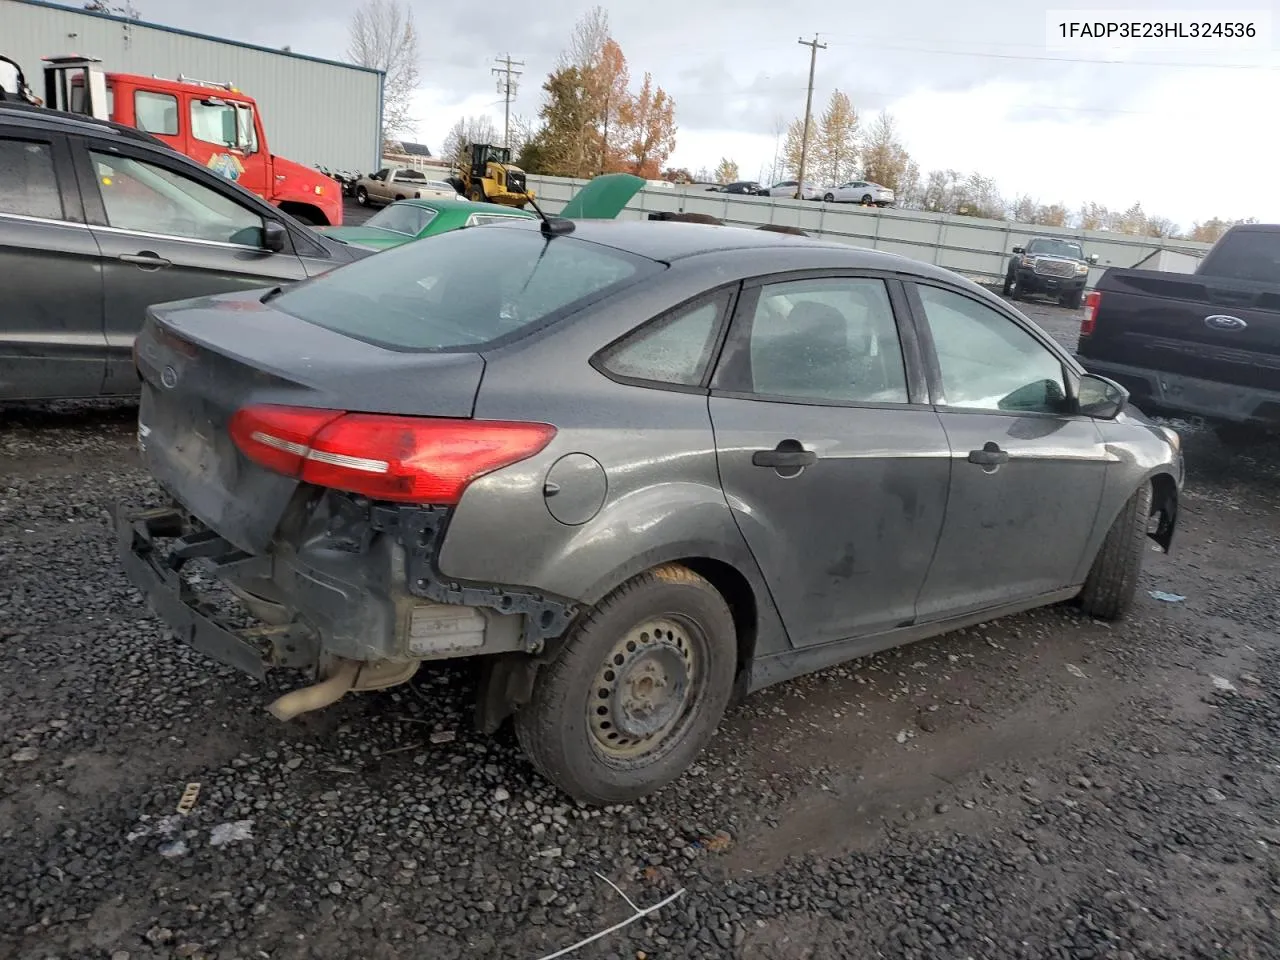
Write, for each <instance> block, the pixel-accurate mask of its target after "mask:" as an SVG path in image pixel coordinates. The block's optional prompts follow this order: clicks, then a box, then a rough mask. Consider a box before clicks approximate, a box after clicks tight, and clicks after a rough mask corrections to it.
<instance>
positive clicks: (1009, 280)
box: [1000, 272, 1013, 297]
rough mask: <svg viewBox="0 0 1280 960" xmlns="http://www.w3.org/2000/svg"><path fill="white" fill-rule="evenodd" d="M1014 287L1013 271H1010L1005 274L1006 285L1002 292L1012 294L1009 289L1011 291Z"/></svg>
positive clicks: (1006, 294) (1001, 289)
mask: <svg viewBox="0 0 1280 960" xmlns="http://www.w3.org/2000/svg"><path fill="white" fill-rule="evenodd" d="M1012 289H1013V273H1011V272H1010V273H1006V274H1005V275H1004V286H1003V287H1001V288H1000V292H1001V293H1002V294H1004V295H1005V296H1006V297H1007V296H1009V295H1010V293H1009V291H1011V290H1012Z"/></svg>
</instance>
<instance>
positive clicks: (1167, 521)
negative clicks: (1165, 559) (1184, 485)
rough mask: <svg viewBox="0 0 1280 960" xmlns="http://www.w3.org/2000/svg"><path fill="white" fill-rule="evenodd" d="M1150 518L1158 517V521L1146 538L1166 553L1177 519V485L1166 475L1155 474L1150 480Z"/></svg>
mask: <svg viewBox="0 0 1280 960" xmlns="http://www.w3.org/2000/svg"><path fill="white" fill-rule="evenodd" d="M1151 516H1152V517H1155V516H1158V517H1159V518H1160V520H1159V522H1158V523H1157V524H1156V529H1155V530H1153V531H1150V532H1149V533H1148V536H1150V537H1151V539H1152V540H1154V541H1155V542H1156V543H1158V544H1160V546H1161V547H1163V548H1164V550H1165V552H1166V553H1167V552H1168V550H1169V544H1170V543H1171V542H1172V540H1173V527H1174V523H1175V522H1176V521H1177V519H1178V485H1177V484H1176V483H1175V482H1174V479H1173V477H1171V476H1169V474H1167V473H1157V474H1155V475H1154V476H1153V477H1152V478H1151ZM1148 519H1149V518H1148ZM1148 529H1149V530H1150V523H1148Z"/></svg>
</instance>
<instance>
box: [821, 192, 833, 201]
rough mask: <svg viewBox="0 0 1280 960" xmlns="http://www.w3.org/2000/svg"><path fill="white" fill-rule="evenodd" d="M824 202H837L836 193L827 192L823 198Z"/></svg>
mask: <svg viewBox="0 0 1280 960" xmlns="http://www.w3.org/2000/svg"><path fill="white" fill-rule="evenodd" d="M822 202H823V203H835V202H836V195H835V194H834V193H828V194H826V195H824V196H823V198H822Z"/></svg>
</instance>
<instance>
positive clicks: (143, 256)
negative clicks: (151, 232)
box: [116, 250, 173, 270]
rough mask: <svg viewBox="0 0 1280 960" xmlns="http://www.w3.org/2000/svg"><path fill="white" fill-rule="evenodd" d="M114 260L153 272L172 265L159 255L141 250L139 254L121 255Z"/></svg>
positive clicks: (170, 261)
mask: <svg viewBox="0 0 1280 960" xmlns="http://www.w3.org/2000/svg"><path fill="white" fill-rule="evenodd" d="M116 259H117V260H123V261H124V262H125V263H133V264H136V265H138V266H139V267H144V268H146V267H150V268H151V269H153V270H158V269H159V268H160V267H167V266H169V265H170V264H171V263H173V261H172V260H166V259H165V258H164V257H162V256H160V255H159V254H156V253H152V252H151V251H150V250H142V251H140V252H139V253H122V254H120V256H119V257H117V258H116Z"/></svg>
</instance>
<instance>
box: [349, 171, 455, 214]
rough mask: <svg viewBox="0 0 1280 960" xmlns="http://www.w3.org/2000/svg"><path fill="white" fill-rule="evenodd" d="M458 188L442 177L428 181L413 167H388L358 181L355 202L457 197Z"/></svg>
mask: <svg viewBox="0 0 1280 960" xmlns="http://www.w3.org/2000/svg"><path fill="white" fill-rule="evenodd" d="M456 196H458V191H457V190H455V189H454V188H453V187H452V186H451V185H450V184H448V183H446V182H445V181H443V180H429V179H428V178H427V176H426V175H425V174H424V173H423V172H422V171H421V170H414V169H413V168H412V167H386V168H384V169H382V170H379V171H378V172H377V173H370V174H366V175H365V176H363V177H361V178H360V179H359V180H357V181H356V202H357V203H358V204H360V205H361V206H362V207H367V206H370V205H374V204H377V205H381V204H386V203H394V202H395V201H397V200H408V199H411V198H413V197H456Z"/></svg>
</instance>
